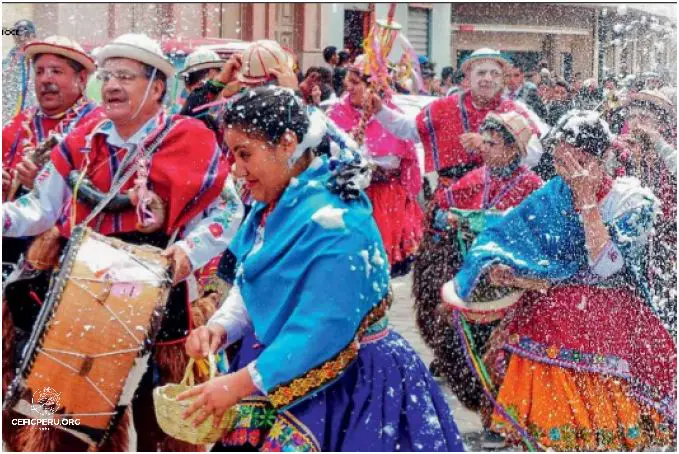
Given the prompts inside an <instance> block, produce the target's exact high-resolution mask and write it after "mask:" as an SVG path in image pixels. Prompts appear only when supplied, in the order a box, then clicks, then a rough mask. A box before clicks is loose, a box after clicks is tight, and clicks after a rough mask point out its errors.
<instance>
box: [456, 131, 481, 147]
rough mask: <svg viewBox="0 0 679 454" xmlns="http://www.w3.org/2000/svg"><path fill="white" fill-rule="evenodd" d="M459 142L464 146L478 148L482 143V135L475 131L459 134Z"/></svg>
mask: <svg viewBox="0 0 679 454" xmlns="http://www.w3.org/2000/svg"><path fill="white" fill-rule="evenodd" d="M460 143H461V144H462V146H463V147H464V148H469V149H472V150H479V149H480V148H481V146H482V145H483V136H482V135H481V134H478V133H476V132H467V133H465V134H460Z"/></svg>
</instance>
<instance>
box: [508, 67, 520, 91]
mask: <svg viewBox="0 0 679 454" xmlns="http://www.w3.org/2000/svg"><path fill="white" fill-rule="evenodd" d="M523 81H524V78H523V72H522V71H521V70H520V69H519V68H516V67H514V66H512V67H511V68H509V69H508V70H507V73H506V74H505V85H507V88H509V89H510V90H511V91H515V90H518V89H519V88H520V87H521V86H523Z"/></svg>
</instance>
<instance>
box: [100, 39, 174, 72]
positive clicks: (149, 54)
mask: <svg viewBox="0 0 679 454" xmlns="http://www.w3.org/2000/svg"><path fill="white" fill-rule="evenodd" d="M109 58H129V59H130V60H136V61H139V62H141V63H144V64H146V65H149V66H152V67H154V68H156V69H157V70H158V71H160V72H162V73H163V74H165V77H166V78H167V79H169V78H170V77H172V76H173V75H174V73H175V69H174V66H172V63H170V61H169V60H168V59H167V58H165V55H163V50H162V49H161V47H160V44H158V42H157V41H155V40H153V39H151V38H149V37H148V36H147V35H144V34H142V33H126V34H124V35H120V36H119V37H117V38H116V39H114V40H113V41H112V42H110V43H108V44H106V45H105V46H103V47H102V48H101V49H100V50H99V52H97V60H98V62H99V65H100V66H101V65H102V64H103V63H104V61H106V60H107V59H109Z"/></svg>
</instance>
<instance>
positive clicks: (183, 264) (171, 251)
mask: <svg viewBox="0 0 679 454" xmlns="http://www.w3.org/2000/svg"><path fill="white" fill-rule="evenodd" d="M160 255H162V256H163V257H168V258H169V259H170V263H171V264H172V285H177V284H178V283H180V282H181V281H183V280H184V279H186V278H187V276H188V275H189V274H191V270H192V269H193V267H192V266H191V259H189V256H188V254H187V253H186V252H185V251H184V249H182V248H181V247H179V246H177V245H176V244H173V245H172V246H170V247H169V248H167V249H165V250H164V251H163V252H162V253H161V254H160Z"/></svg>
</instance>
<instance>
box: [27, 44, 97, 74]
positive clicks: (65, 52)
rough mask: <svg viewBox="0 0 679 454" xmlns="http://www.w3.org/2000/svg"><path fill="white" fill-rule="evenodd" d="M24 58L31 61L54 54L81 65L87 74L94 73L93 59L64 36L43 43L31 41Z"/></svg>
mask: <svg viewBox="0 0 679 454" xmlns="http://www.w3.org/2000/svg"><path fill="white" fill-rule="evenodd" d="M24 50H25V52H26V58H29V59H33V58H35V56H36V55H38V54H54V55H60V56H62V57H66V58H68V59H70V60H73V61H76V62H78V63H80V64H81V65H83V66H84V67H85V69H86V70H87V72H88V73H92V72H94V70H95V69H96V65H95V64H94V59H92V57H90V56H89V55H87V53H86V52H85V51H84V50H83V48H82V47H81V46H80V44H78V43H77V42H75V41H73V40H72V39H69V38H66V37H65V36H50V37H49V38H45V40H44V41H32V42H30V43H28V44H27V45H26V47H25V48H24Z"/></svg>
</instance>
